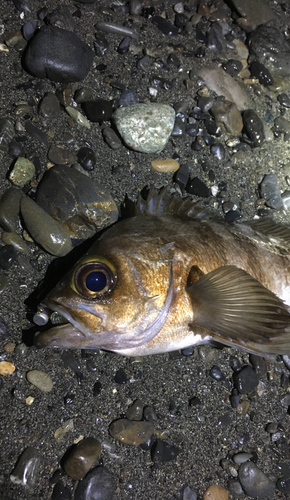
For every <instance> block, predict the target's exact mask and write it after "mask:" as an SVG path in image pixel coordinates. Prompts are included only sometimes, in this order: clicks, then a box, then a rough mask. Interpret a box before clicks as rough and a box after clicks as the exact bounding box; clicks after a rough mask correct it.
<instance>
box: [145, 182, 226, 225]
mask: <svg viewBox="0 0 290 500" xmlns="http://www.w3.org/2000/svg"><path fill="white" fill-rule="evenodd" d="M140 213H143V214H147V215H156V216H157V217H161V216H163V215H178V216H179V217H189V218H191V219H197V220H203V219H206V220H219V221H220V220H222V217H221V216H220V215H219V214H217V213H216V212H214V211H212V210H210V209H209V208H207V207H204V206H203V205H202V203H201V202H200V201H193V200H192V199H191V198H190V197H188V196H186V197H185V198H182V197H181V196H180V195H179V194H178V193H177V192H176V193H173V194H171V193H169V192H168V190H167V188H166V187H163V188H162V189H161V190H160V191H159V192H158V193H157V192H156V190H155V188H154V186H151V187H150V189H149V192H148V196H147V199H146V200H145V199H144V198H143V196H142V194H141V193H139V196H138V201H137V204H136V215H137V214H140Z"/></svg>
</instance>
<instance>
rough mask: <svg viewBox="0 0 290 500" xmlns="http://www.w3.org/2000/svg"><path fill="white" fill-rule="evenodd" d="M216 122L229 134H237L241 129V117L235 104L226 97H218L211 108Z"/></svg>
mask: <svg viewBox="0 0 290 500" xmlns="http://www.w3.org/2000/svg"><path fill="white" fill-rule="evenodd" d="M210 112H211V114H212V115H213V117H214V119H215V121H216V123H217V124H218V125H219V126H221V127H223V128H224V129H225V130H226V132H228V133H229V134H231V135H238V134H239V133H240V132H241V131H242V129H243V126H244V125H243V119H242V115H241V113H240V112H239V110H238V108H237V106H236V105H235V104H234V103H233V102H230V101H227V100H226V99H221V98H218V99H216V101H215V102H214V103H213V105H212V107H211V109H210Z"/></svg>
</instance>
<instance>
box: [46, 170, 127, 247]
mask: <svg viewBox="0 0 290 500" xmlns="http://www.w3.org/2000/svg"><path fill="white" fill-rule="evenodd" d="M36 201H37V203H38V204H39V205H40V206H41V207H42V208H43V209H44V210H45V211H46V212H47V213H49V214H50V215H51V216H52V217H54V218H55V219H56V220H58V221H59V222H64V223H65V227H66V228H67V230H68V231H70V234H71V236H72V237H74V238H89V237H91V236H93V235H94V234H95V232H96V231H97V230H100V229H101V228H103V227H105V226H107V225H110V224H112V223H113V222H116V220H117V219H118V208H117V206H116V204H115V202H114V201H113V199H112V197H111V196H110V195H109V193H107V191H106V190H105V189H104V188H103V187H102V186H101V185H100V184H98V183H97V182H96V181H93V180H92V179H91V178H89V177H87V176H86V175H85V174H83V173H81V172H79V171H78V170H76V169H72V168H70V167H66V166H60V165H59V166H56V167H53V168H51V169H50V170H48V171H47V172H46V173H45V175H44V176H43V178H42V180H41V182H40V183H39V186H38V188H37V192H36Z"/></svg>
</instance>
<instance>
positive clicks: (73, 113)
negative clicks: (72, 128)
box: [65, 106, 91, 128]
mask: <svg viewBox="0 0 290 500" xmlns="http://www.w3.org/2000/svg"><path fill="white" fill-rule="evenodd" d="M65 110H66V112H67V113H68V114H69V116H70V117H71V118H72V119H73V120H74V121H75V122H76V123H77V124H78V125H81V126H82V127H86V128H91V124H90V122H89V120H87V118H86V117H85V116H84V115H83V114H82V113H81V112H80V111H79V110H78V109H75V108H73V107H72V106H66V108H65Z"/></svg>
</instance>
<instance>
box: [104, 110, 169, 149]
mask: <svg viewBox="0 0 290 500" xmlns="http://www.w3.org/2000/svg"><path fill="white" fill-rule="evenodd" d="M113 120H114V122H115V124H116V127H117V129H118V132H119V134H120V135H121V137H122V139H123V140H124V142H125V143H126V144H127V146H128V147H130V148H132V149H134V151H140V152H141V153H158V152H160V151H162V150H163V149H164V147H165V145H166V143H167V141H168V138H169V136H170V134H171V132H172V130H173V127H174V121H175V111H174V109H173V108H171V107H170V106H168V105H167V104H157V103H156V104H155V103H149V104H142V103H140V104H133V105H132V106H127V107H124V108H118V109H117V110H116V111H115V113H114V114H113Z"/></svg>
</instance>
